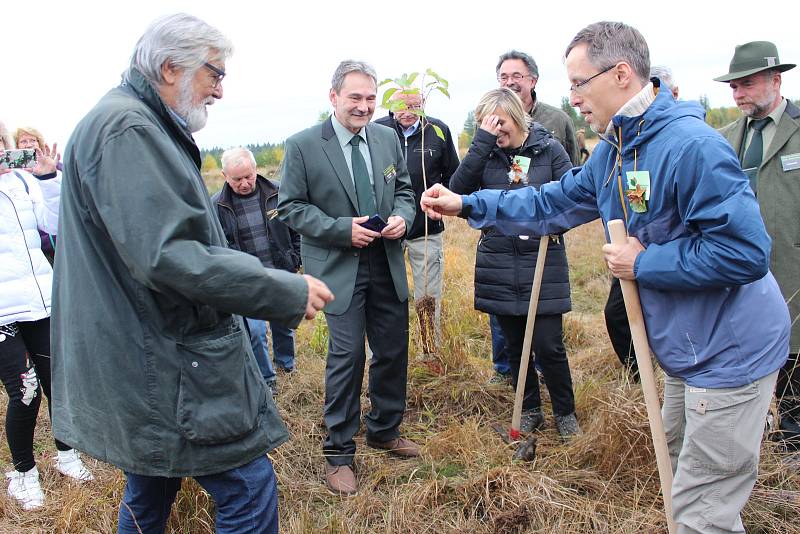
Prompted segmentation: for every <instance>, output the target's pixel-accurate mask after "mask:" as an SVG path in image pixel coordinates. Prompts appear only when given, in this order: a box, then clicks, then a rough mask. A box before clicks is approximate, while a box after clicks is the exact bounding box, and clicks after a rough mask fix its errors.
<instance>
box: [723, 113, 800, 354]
mask: <svg viewBox="0 0 800 534" xmlns="http://www.w3.org/2000/svg"><path fill="white" fill-rule="evenodd" d="M746 128H747V118H746V117H742V118H741V119H739V120H737V121H736V122H733V123H731V124H729V125H728V126H725V127H724V128H722V129H721V130H720V133H721V134H722V135H724V136H725V138H726V139H727V140H728V142H730V144H731V145H732V146H733V149H734V150H735V151H736V153H737V154H739V156H740V159H741V153H742V144H743V143H744V138H745V133H746ZM792 156H793V157H792ZM782 157H783V159H782ZM798 159H800V108H798V107H797V106H795V105H794V104H792V103H791V102H787V103H786V111H785V112H784V113H783V115H782V116H781V119H780V121H779V122H778V124H777V130H776V131H775V137H774V138H773V139H772V142H771V143H770V145H769V146H768V147H767V152H766V153H765V154H764V160H763V161H762V162H761V166H760V167H759V168H758V204H759V205H760V206H761V216H762V217H763V218H764V224H765V225H766V227H767V232H769V235H770V237H772V254H771V257H770V269H771V270H772V274H773V275H775V279H776V280H777V281H778V285H779V286H780V288H781V291H782V292H783V296H784V297H785V298H786V299H787V300H789V299H791V300H789V312H790V313H791V316H792V321H796V322H795V323H794V324H793V326H792V338H791V342H790V350H791V352H792V353H796V352H799V351H800V320H797V317H798V315H800V294H798V293H800V291H798V290H800V166H798V165H792V161H795V162H797V160H798ZM754 313H756V311H755V310H754Z"/></svg>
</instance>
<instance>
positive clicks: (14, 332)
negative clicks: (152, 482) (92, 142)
mask: <svg viewBox="0 0 800 534" xmlns="http://www.w3.org/2000/svg"><path fill="white" fill-rule="evenodd" d="M4 130H5V128H4V127H3V126H2V124H1V123H0V154H2V151H3V150H6V149H9V150H10V149H12V148H13V145H12V144H11V143H10V137H9V136H8V135H3V134H4ZM58 159H59V156H58V154H57V152H56V146H55V145H53V150H52V151H51V150H50V148H49V147H48V146H45V147H43V149H37V162H36V165H35V166H34V167H33V168H32V169H26V170H23V169H6V168H2V167H0V380H2V382H3V385H4V386H5V389H6V393H8V408H7V412H6V419H5V424H6V428H5V430H6V437H7V439H8V446H9V449H11V457H12V460H13V462H14V470H13V471H11V472H10V473H7V474H6V476H7V477H8V478H9V479H10V480H9V484H8V495H9V496H11V497H14V498H15V499H17V501H19V503H20V504H21V505H22V507H23V508H24V509H25V510H30V509H33V508H37V507H39V506H41V505H42V502H43V499H44V496H43V494H42V489H41V486H40V484H39V472H38V470H37V469H36V463H35V461H34V457H33V432H34V427H35V425H36V416H37V415H38V412H39V404H40V402H41V394H42V391H44V394H45V395H46V396H47V397H48V399H49V398H50V293H51V286H52V282H53V270H52V268H51V267H50V263H49V262H48V261H47V259H46V258H45V256H44V254H43V253H42V250H41V240H40V238H39V231H38V229H39V228H41V229H42V230H44V231H45V232H47V233H51V234H55V233H56V231H57V226H58V202H59V197H60V192H61V175H60V173H59V172H58V171H57V170H56V165H57V163H58ZM56 449H57V450H58V457H57V462H56V468H57V469H58V471H60V472H61V473H62V474H64V475H67V476H70V477H72V478H75V479H78V480H81V481H84V480H91V479H92V475H91V473H89V471H87V470H86V468H85V467H84V465H83V463H82V462H81V460H80V458H79V457H78V455H77V453H76V452H75V450H74V449H71V448H70V447H69V446H67V445H65V444H63V443H61V442H59V441H58V440H56Z"/></svg>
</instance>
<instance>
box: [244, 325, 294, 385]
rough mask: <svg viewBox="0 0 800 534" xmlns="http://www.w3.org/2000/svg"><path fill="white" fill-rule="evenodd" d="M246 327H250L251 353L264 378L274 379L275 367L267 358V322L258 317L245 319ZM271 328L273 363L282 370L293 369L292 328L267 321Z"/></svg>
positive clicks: (267, 379)
mask: <svg viewBox="0 0 800 534" xmlns="http://www.w3.org/2000/svg"><path fill="white" fill-rule="evenodd" d="M247 327H248V328H249V329H250V344H251V345H252V346H253V354H255V356H256V362H258V367H259V369H261V374H262V375H263V376H264V380H266V381H267V382H269V381H270V380H274V379H275V369H274V367H273V366H272V361H271V360H270V358H269V349H267V323H266V322H265V321H262V320H260V319H249V318H248V319H247ZM269 327H270V329H271V330H272V354H273V355H274V356H275V363H276V364H277V365H278V367H280V368H281V369H284V370H287V371H288V370H293V369H294V330H292V329H290V328H286V327H285V326H281V325H279V324H278V323H273V322H270V323H269Z"/></svg>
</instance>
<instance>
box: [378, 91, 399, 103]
mask: <svg viewBox="0 0 800 534" xmlns="http://www.w3.org/2000/svg"><path fill="white" fill-rule="evenodd" d="M396 92H397V87H390V88H389V89H387V90H386V92H385V93H383V102H382V103H381V107H386V103H387V102H389V99H391V98H392V95H393V94H395V93H396Z"/></svg>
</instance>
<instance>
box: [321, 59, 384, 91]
mask: <svg viewBox="0 0 800 534" xmlns="http://www.w3.org/2000/svg"><path fill="white" fill-rule="evenodd" d="M351 72H359V73H361V74H366V75H367V76H369V77H370V78H372V81H374V82H375V85H376V86H377V85H378V75H377V74H375V69H373V68H372V65H370V64H369V63H365V62H363V61H355V60H353V59H345V60H344V61H342V62H341V63H339V66H338V67H336V71H335V72H334V73H333V78H332V79H331V88H332V89H333V90H334V91H336V94H337V95H338V94H339V91H341V90H342V86H343V85H344V78H345V76H347V75H348V74H350V73H351Z"/></svg>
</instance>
